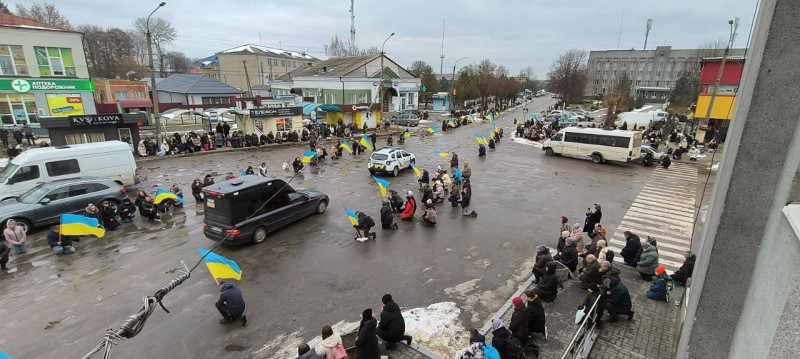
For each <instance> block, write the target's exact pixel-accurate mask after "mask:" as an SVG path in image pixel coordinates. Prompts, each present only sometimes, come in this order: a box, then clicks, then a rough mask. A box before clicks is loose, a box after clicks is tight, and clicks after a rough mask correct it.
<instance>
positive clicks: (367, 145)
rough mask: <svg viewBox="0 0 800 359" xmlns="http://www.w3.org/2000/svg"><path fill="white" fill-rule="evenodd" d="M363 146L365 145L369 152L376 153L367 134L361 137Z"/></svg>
mask: <svg viewBox="0 0 800 359" xmlns="http://www.w3.org/2000/svg"><path fill="white" fill-rule="evenodd" d="M361 144H362V145H364V147H366V148H367V149H368V150H370V151H375V149H374V148H373V147H372V144H371V143H370V142H369V138H367V134H366V133H365V134H364V135H363V136H361Z"/></svg>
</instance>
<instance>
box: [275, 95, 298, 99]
mask: <svg viewBox="0 0 800 359" xmlns="http://www.w3.org/2000/svg"><path fill="white" fill-rule="evenodd" d="M295 96H297V95H275V96H273V98H275V99H276V100H294V98H295Z"/></svg>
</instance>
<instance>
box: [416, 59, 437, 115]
mask: <svg viewBox="0 0 800 359" xmlns="http://www.w3.org/2000/svg"><path fill="white" fill-rule="evenodd" d="M408 72H410V73H411V74H412V75H414V77H417V78H419V79H421V80H422V86H423V87H425V92H423V93H421V94H420V96H419V97H420V101H422V102H424V103H425V107H427V106H428V102H430V100H431V95H432V94H434V93H436V92H437V91H439V81H438V80H436V75H434V74H433V68H432V67H431V65H428V64H426V63H425V61H414V62H413V63H412V64H411V67H409V68H408Z"/></svg>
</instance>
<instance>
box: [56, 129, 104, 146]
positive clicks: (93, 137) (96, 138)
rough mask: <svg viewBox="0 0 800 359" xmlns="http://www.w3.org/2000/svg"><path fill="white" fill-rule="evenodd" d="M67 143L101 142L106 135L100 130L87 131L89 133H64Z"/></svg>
mask: <svg viewBox="0 0 800 359" xmlns="http://www.w3.org/2000/svg"><path fill="white" fill-rule="evenodd" d="M64 138H65V139H66V140H67V144H68V145H77V144H81V143H89V142H103V141H105V140H106V136H105V134H104V133H102V132H89V133H71V134H67V135H64Z"/></svg>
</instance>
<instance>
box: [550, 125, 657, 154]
mask: <svg viewBox="0 0 800 359" xmlns="http://www.w3.org/2000/svg"><path fill="white" fill-rule="evenodd" d="M542 150H544V153H545V154H546V155H548V156H552V155H566V156H573V157H583V158H585V157H589V158H591V159H592V162H594V163H602V162H606V161H620V162H630V161H637V160H639V154H640V152H641V151H642V133H641V132H638V131H621V130H604V129H600V128H578V127H567V128H565V129H562V130H561V131H558V133H556V134H555V135H554V136H553V138H551V139H548V140H546V141H544V144H543V145H542Z"/></svg>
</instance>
